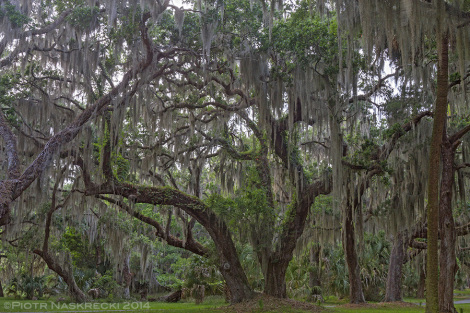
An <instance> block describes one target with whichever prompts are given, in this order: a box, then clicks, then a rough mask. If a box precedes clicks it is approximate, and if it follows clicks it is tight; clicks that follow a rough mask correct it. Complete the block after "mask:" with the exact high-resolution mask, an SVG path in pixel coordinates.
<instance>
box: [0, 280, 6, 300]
mask: <svg viewBox="0 0 470 313" xmlns="http://www.w3.org/2000/svg"><path fill="white" fill-rule="evenodd" d="M4 296H5V295H4V294H3V286H2V282H1V281H0V298H3V297H4Z"/></svg>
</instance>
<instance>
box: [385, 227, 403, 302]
mask: <svg viewBox="0 0 470 313" xmlns="http://www.w3.org/2000/svg"><path fill="white" fill-rule="evenodd" d="M404 258H405V251H404V249H403V233H402V232H399V233H397V235H396V237H395V240H394V242H393V248H392V252H391V253H390V262H389V265H388V274H387V288H386V290H385V300H384V301H385V302H394V301H402V300H403V297H402V288H401V278H402V269H403V260H404Z"/></svg>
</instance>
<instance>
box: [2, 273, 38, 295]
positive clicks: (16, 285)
mask: <svg viewBox="0 0 470 313" xmlns="http://www.w3.org/2000/svg"><path fill="white" fill-rule="evenodd" d="M44 289H45V277H44V276H33V275H31V274H28V273H22V274H21V276H20V279H18V278H17V277H14V278H13V279H12V280H11V281H10V284H9V285H8V287H7V294H9V295H15V296H19V297H21V296H22V295H24V296H25V297H26V299H28V300H31V299H33V297H35V296H37V297H38V298H40V297H42V296H43V293H44Z"/></svg>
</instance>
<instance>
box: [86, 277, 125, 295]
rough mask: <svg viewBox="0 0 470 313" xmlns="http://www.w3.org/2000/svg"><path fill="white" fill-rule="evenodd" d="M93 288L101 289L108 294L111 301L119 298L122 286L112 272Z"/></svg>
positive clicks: (98, 281) (96, 282)
mask: <svg viewBox="0 0 470 313" xmlns="http://www.w3.org/2000/svg"><path fill="white" fill-rule="evenodd" d="M91 287H92V288H99V289H101V290H102V291H104V292H105V293H106V294H107V297H108V298H110V299H113V298H116V297H119V292H120V286H119V284H118V283H117V282H116V280H115V279H114V277H113V272H112V271H107V272H106V273H105V274H104V275H103V276H100V277H98V278H97V279H96V281H94V282H93V284H92V285H91Z"/></svg>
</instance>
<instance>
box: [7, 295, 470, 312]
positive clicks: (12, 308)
mask: <svg viewBox="0 0 470 313" xmlns="http://www.w3.org/2000/svg"><path fill="white" fill-rule="evenodd" d="M466 295H469V296H468V297H466V298H467V299H468V298H470V293H466ZM458 299H461V296H459V297H458V298H456V300H458ZM326 300H327V301H326V302H325V303H323V304H322V307H323V310H322V311H323V312H325V313H349V312H357V313H359V312H370V313H388V312H403V313H421V312H424V306H421V307H420V306H419V303H424V299H406V301H407V302H408V303H401V304H390V303H368V304H366V305H350V304H347V303H344V302H345V300H337V299H334V298H327V299H326ZM408 300H412V301H408ZM264 301H266V302H265V304H263V301H262V300H256V301H254V302H253V303H252V304H251V305H250V306H248V307H249V309H245V308H244V307H241V308H240V307H238V308H237V309H236V310H234V309H232V308H231V307H229V306H227V304H226V303H225V302H224V299H223V298H222V297H213V296H210V297H206V299H205V301H204V303H203V304H200V305H196V304H194V302H189V301H188V302H180V303H162V302H138V301H135V302H115V303H109V302H91V303H87V304H82V305H81V306H79V305H77V304H74V303H68V302H56V301H53V300H18V299H13V298H0V312H45V311H47V312H62V311H67V312H93V311H99V312H103V313H105V312H114V313H115V312H186V313H191V312H208V313H220V312H266V313H268V312H272V313H281V312H282V313H305V312H319V310H318V309H305V308H303V307H301V306H300V307H297V306H295V305H293V306H291V305H286V303H284V302H282V303H280V304H279V306H276V305H275V304H273V303H268V301H269V300H267V299H264ZM273 305H274V306H273ZM456 308H457V312H468V313H470V304H457V305H456Z"/></svg>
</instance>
